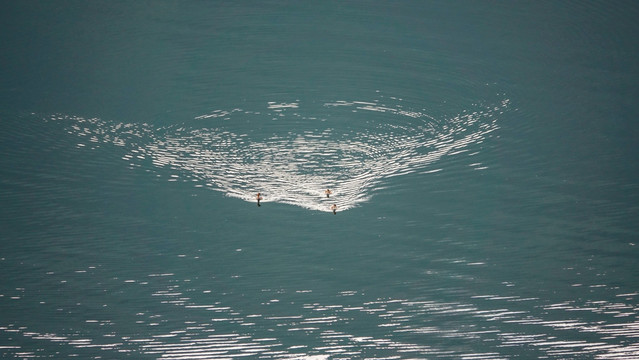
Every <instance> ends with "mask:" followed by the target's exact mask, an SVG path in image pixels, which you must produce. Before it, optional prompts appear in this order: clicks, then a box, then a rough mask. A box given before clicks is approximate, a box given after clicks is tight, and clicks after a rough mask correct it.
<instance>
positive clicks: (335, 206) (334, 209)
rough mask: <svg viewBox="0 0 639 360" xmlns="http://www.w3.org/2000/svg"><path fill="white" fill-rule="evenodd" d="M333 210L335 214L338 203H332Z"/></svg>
mask: <svg viewBox="0 0 639 360" xmlns="http://www.w3.org/2000/svg"><path fill="white" fill-rule="evenodd" d="M331 210H333V215H335V214H336V213H335V212H336V211H337V204H333V205H331Z"/></svg>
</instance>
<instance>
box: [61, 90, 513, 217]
mask: <svg viewBox="0 0 639 360" xmlns="http://www.w3.org/2000/svg"><path fill="white" fill-rule="evenodd" d="M390 100H391V101H394V102H395V103H397V104H393V105H391V107H389V106H388V105H385V104H383V103H381V102H380V101H379V100H378V99H376V100H373V102H366V101H344V100H340V101H336V102H330V103H325V104H324V108H325V109H323V111H322V112H321V114H320V116H321V117H318V116H317V115H315V114H313V113H308V112H307V111H305V110H304V108H303V106H302V108H301V109H300V104H299V103H276V102H269V103H268V104H267V106H266V108H265V109H263V111H249V110H242V109H238V108H236V109H232V110H215V111H213V112H211V113H210V114H205V115H200V116H197V117H195V119H193V120H195V121H190V122H188V123H185V124H181V125H178V126H175V125H174V126H171V127H167V128H160V129H156V128H154V127H152V126H151V125H149V124H146V123H143V124H131V123H129V124H125V123H120V122H118V123H113V122H107V121H104V120H102V119H97V118H93V119H84V118H79V117H74V116H65V115H54V116H53V117H51V118H50V119H51V120H54V121H60V122H63V123H66V124H65V125H67V127H68V132H69V133H72V134H74V135H77V136H79V137H80V142H79V143H78V144H77V147H79V148H84V147H86V148H90V149H96V148H97V147H99V146H100V145H101V144H105V143H106V144H110V145H116V146H121V147H124V148H126V149H127V151H128V153H127V154H126V155H124V156H123V157H122V159H123V160H125V161H127V162H130V165H131V166H140V164H139V162H140V161H144V160H146V159H150V161H151V162H152V164H153V165H154V166H155V167H166V168H170V169H172V170H174V171H175V173H174V174H171V175H170V176H171V180H172V181H177V180H179V179H180V178H182V179H183V180H187V181H197V182H199V183H200V184H198V185H196V186H208V187H211V188H213V189H215V190H219V191H222V192H224V193H225V195H229V196H233V197H238V198H241V199H244V200H247V201H253V200H254V198H255V195H254V194H255V193H256V192H260V191H261V193H262V195H263V197H264V200H263V201H264V202H269V201H276V202H282V203H287V204H293V205H297V206H301V207H305V208H308V209H312V210H324V211H329V207H330V205H331V204H333V203H336V204H337V205H338V208H339V209H340V210H348V209H350V208H352V207H354V206H357V205H359V204H360V203H362V202H366V201H367V200H369V199H370V197H371V194H372V193H373V192H375V191H376V187H379V186H383V184H382V181H383V180H384V179H386V178H390V177H393V176H397V175H402V174H407V173H411V172H416V171H417V172H437V171H440V170H441V169H440V168H437V167H436V164H434V163H435V162H436V161H437V160H439V159H440V158H441V157H442V156H444V155H459V154H462V153H467V152H469V150H468V146H469V145H471V144H477V143H481V142H482V141H484V139H485V138H486V136H488V135H489V134H490V133H492V132H493V131H495V130H496V129H497V128H498V126H497V120H498V118H499V115H500V114H503V112H504V111H506V110H507V106H508V100H507V99H505V100H503V101H502V102H501V103H500V104H497V105H496V106H490V107H486V106H483V107H479V106H476V108H478V109H474V108H471V109H470V111H467V110H464V113H462V114H457V115H453V116H450V117H447V118H441V119H437V118H434V117H432V116H429V115H428V114H426V113H424V112H423V111H425V110H421V109H420V110H412V109H404V108H403V106H402V105H401V101H400V100H397V99H396V98H392V99H390ZM358 112H364V113H365V114H362V115H359V114H358ZM371 112H372V113H379V114H373V115H371V114H369V113H371ZM307 113H308V114H307ZM346 119H348V123H347V124H344V121H346ZM237 123H240V125H239V126H238V125H237ZM335 126H339V127H337V128H336V127H335ZM289 128H290V129H291V130H288V131H286V132H285V133H283V134H281V133H279V131H281V130H282V129H289ZM298 128H300V129H301V130H297V129H298ZM476 154H477V152H474V153H469V154H467V155H468V156H472V155H476ZM472 166H474V167H475V168H476V169H478V170H481V169H485V167H482V166H481V163H474V164H472ZM327 188H330V189H331V191H332V193H333V197H332V198H324V196H323V194H324V190H325V189H327Z"/></svg>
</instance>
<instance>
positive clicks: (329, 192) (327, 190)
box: [324, 189, 333, 197]
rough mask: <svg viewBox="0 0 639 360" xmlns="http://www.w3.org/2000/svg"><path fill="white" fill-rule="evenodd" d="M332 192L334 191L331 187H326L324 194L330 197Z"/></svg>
mask: <svg viewBox="0 0 639 360" xmlns="http://www.w3.org/2000/svg"><path fill="white" fill-rule="evenodd" d="M332 193H333V192H332V191H331V189H326V191H324V194H326V197H330V195H331V194H332Z"/></svg>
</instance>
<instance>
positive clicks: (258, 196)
mask: <svg viewBox="0 0 639 360" xmlns="http://www.w3.org/2000/svg"><path fill="white" fill-rule="evenodd" d="M255 198H256V199H257V206H262V205H260V200H262V195H261V194H260V193H257V195H256V196H255Z"/></svg>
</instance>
